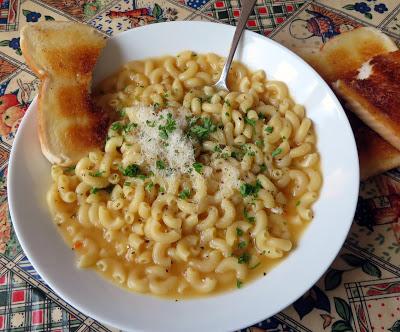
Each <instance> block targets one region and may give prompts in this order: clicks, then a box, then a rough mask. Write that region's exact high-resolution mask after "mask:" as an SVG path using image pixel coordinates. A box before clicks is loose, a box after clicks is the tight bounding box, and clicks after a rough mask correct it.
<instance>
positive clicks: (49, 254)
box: [8, 22, 359, 332]
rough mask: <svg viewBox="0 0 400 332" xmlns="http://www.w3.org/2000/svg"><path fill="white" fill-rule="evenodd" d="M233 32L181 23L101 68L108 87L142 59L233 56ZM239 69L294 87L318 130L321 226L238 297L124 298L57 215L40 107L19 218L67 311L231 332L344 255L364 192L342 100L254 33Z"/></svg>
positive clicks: (27, 244) (150, 29)
mask: <svg viewBox="0 0 400 332" xmlns="http://www.w3.org/2000/svg"><path fill="white" fill-rule="evenodd" d="M233 32H234V28H233V27H231V26H229V25H222V24H215V23H201V22H174V23H160V24H154V25H149V26H145V27H141V28H135V29H132V30H129V31H127V32H124V33H121V34H119V35H117V36H116V37H113V38H111V39H110V40H109V41H108V44H107V46H106V48H105V50H104V52H103V54H102V56H101V58H100V60H99V63H98V65H97V68H96V72H95V80H99V79H101V78H103V77H105V76H106V75H109V74H111V73H113V72H114V71H116V70H117V69H118V68H120V67H121V66H122V65H123V64H124V63H126V62H127V61H129V60H133V59H142V58H146V57H154V56H161V55H164V54H176V53H177V52H179V51H182V50H185V49H189V50H193V51H196V52H199V53H206V52H215V53H217V54H220V55H225V56H226V55H227V53H228V51H229V46H230V42H231V39H232V36H233ZM236 58H237V59H239V60H240V61H242V62H243V63H245V64H246V65H248V66H249V67H250V68H252V69H260V68H262V69H264V70H265V72H266V73H267V75H268V76H269V77H273V78H275V79H278V80H282V81H284V82H286V83H287V85H288V86H289V89H290V92H291V94H292V96H293V98H294V99H295V100H296V102H298V103H300V104H303V105H304V106H305V107H306V110H307V116H308V117H310V118H311V119H312V120H313V122H314V125H315V128H316V132H317V135H318V150H319V152H320V155H321V161H322V162H321V167H322V172H323V177H324V183H323V187H322V191H321V195H320V198H319V200H318V202H317V203H316V204H315V206H314V211H315V219H314V220H313V221H312V222H311V224H310V226H309V227H308V228H307V229H306V231H305V233H304V235H303V236H302V238H301V241H300V243H299V245H298V248H296V250H294V251H293V252H292V253H291V254H290V255H289V257H288V258H287V259H286V260H285V261H283V262H282V263H281V264H280V265H279V266H277V267H276V268H275V269H273V270H272V271H271V272H270V273H269V274H268V275H267V276H266V277H263V278H260V279H258V280H256V281H255V282H251V283H249V284H246V286H245V287H243V288H242V289H238V290H233V291H231V292H228V293H225V294H222V295H218V296H213V297H205V298H199V299H193V300H184V301H179V302H175V301H171V300H165V299H160V298H156V297H153V296H145V295H139V294H135V293H131V292H127V291H124V290H122V289H120V288H118V287H116V286H114V285H112V284H111V283H109V282H107V281H105V280H104V279H102V278H101V277H99V276H98V275H97V273H95V272H94V271H92V270H78V269H77V268H76V267H75V263H74V261H75V259H74V254H73V252H72V251H71V250H70V249H69V248H68V247H67V246H66V245H65V244H64V242H63V240H62V239H61V237H60V235H59V234H58V232H57V230H56V227H55V226H54V224H53V223H52V221H51V217H50V214H49V212H48V209H47V206H46V202H45V193H46V191H47V190H48V188H49V186H50V182H51V179H50V164H49V163H48V161H47V160H46V159H45V158H44V157H43V155H42V154H41V151H40V146H39V141H38V137H37V132H36V100H35V101H34V102H33V103H32V105H31V106H30V108H29V110H28V112H27V114H26V116H25V117H24V119H23V121H22V123H21V126H20V128H19V130H18V134H17V136H16V138H15V141H14V145H13V149H12V152H11V157H10V163H9V175H8V197H9V205H10V212H11V216H12V220H13V224H14V228H15V231H16V233H17V236H18V239H19V241H20V243H21V245H22V248H23V249H24V251H25V253H26V255H27V256H28V258H29V260H30V262H31V263H32V265H33V266H34V268H35V269H36V270H37V272H38V273H39V274H40V275H41V276H42V277H43V279H44V280H45V281H46V282H47V283H48V284H49V286H50V287H51V288H52V289H54V291H55V292H56V293H57V294H58V295H59V296H60V297H61V298H63V299H65V300H66V301H67V302H69V303H70V304H72V305H73V306H75V307H76V308H77V309H79V310H81V311H82V312H84V313H85V314H87V315H89V316H91V317H93V318H95V319H98V320H100V321H102V322H104V323H107V324H110V325H112V326H115V327H117V328H120V329H123V330H132V331H134V330H135V331H139V330H140V331H144V330H146V331H174V332H178V331H192V332H195V331H227V330H235V329H239V328H244V327H247V326H249V325H251V324H254V323H256V322H258V321H261V320H263V319H265V318H267V317H269V316H272V315H274V314H275V313H277V312H279V311H280V310H282V309H284V308H285V307H286V306H288V305H290V304H291V303H292V302H293V301H295V300H296V299H297V298H298V297H300V296H301V295H302V294H303V293H304V292H305V291H307V290H308V289H309V288H310V287H311V286H312V285H313V284H314V283H315V282H316V281H317V280H318V279H319V278H320V277H321V276H322V274H323V273H324V272H325V270H326V269H327V268H328V267H329V265H330V264H331V262H332V261H333V259H334V258H335V256H336V255H337V253H338V251H339V250H340V248H341V246H342V244H343V242H344V240H345V238H346V235H347V232H348V230H349V227H350V225H351V222H352V218H353V215H354V211H355V206H356V202H357V194H358V186H359V168H358V157H357V150H356V145H355V142H354V137H353V134H352V131H351V129H350V126H349V123H348V121H347V118H346V115H345V113H344V112H343V109H342V107H341V106H340V104H339V102H338V100H337V99H336V97H335V95H334V94H333V93H332V91H331V90H330V89H329V87H328V86H327V85H326V84H325V82H324V81H323V80H322V79H321V78H320V77H319V76H318V74H317V73H316V72H315V71H314V70H313V69H311V67H309V66H308V65H307V64H306V63H305V62H304V61H303V60H301V59H300V58H299V57H298V56H296V55H295V54H293V53H292V52H291V51H289V50H287V49H286V48H284V47H283V46H281V45H279V44H277V43H276V42H274V41H272V40H270V39H267V38H265V37H262V36H260V35H258V34H255V33H253V32H249V31H246V32H245V33H244V36H243V39H242V41H241V43H240V45H239V49H238V51H237V57H236Z"/></svg>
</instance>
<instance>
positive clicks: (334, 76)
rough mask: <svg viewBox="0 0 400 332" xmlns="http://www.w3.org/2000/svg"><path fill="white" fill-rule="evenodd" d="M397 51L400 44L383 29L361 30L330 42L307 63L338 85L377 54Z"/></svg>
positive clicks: (337, 37)
mask: <svg viewBox="0 0 400 332" xmlns="http://www.w3.org/2000/svg"><path fill="white" fill-rule="evenodd" d="M396 50H397V46H396V44H395V43H394V42H393V41H392V40H391V39H390V38H389V37H388V36H386V35H385V34H383V33H382V32H380V31H379V30H377V29H375V28H369V27H368V28H367V27H361V28H356V29H354V30H351V31H348V32H344V33H342V34H340V35H338V36H336V37H334V38H332V39H330V40H329V41H328V42H327V43H325V44H324V45H323V46H322V48H321V50H320V52H319V53H317V54H311V55H309V56H308V57H307V59H306V60H307V61H308V62H309V63H310V64H311V65H312V66H313V67H314V68H315V70H316V71H317V72H318V73H319V74H320V75H321V76H322V77H323V78H324V79H325V80H326V81H327V82H334V81H336V80H338V79H340V78H345V77H347V76H348V75H349V74H350V75H351V74H352V73H353V72H354V71H356V70H358V68H360V67H361V65H362V64H363V63H364V62H365V61H367V60H368V59H370V58H372V57H374V56H375V55H379V54H383V53H387V52H392V51H396Z"/></svg>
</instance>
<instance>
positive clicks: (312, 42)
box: [0, 0, 400, 332]
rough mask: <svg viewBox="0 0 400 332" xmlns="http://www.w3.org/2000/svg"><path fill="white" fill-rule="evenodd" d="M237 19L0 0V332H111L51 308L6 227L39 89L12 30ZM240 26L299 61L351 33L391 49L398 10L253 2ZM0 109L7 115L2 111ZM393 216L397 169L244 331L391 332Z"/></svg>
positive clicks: (185, 11) (140, 4) (98, 4)
mask: <svg viewBox="0 0 400 332" xmlns="http://www.w3.org/2000/svg"><path fill="white" fill-rule="evenodd" d="M139 8H147V9H149V11H148V13H149V15H148V16H146V17H141V18H136V17H133V16H132V12H130V11H131V10H132V9H139ZM111 13H118V14H117V15H111ZM239 14H240V1H229V0H178V1H172V0H157V1H148V0H137V1H135V0H122V1H119V0H25V1H24V0H0V331H1V330H5V331H115V329H113V328H112V327H108V326H105V325H103V324H101V323H100V322H97V321H94V320H93V319H91V318H90V317H87V316H86V315H84V314H82V313H80V312H79V311H78V310H76V309H75V308H73V307H72V306H70V305H69V304H68V303H66V302H64V301H62V300H59V299H58V297H57V296H56V294H55V293H54V292H53V291H52V290H51V289H50V288H49V287H48V286H47V285H46V284H45V283H44V282H43V280H42V279H41V277H40V276H39V275H38V274H37V273H36V272H35V270H34V269H33V267H32V266H31V264H30V263H29V261H28V260H27V258H26V256H25V254H24V252H23V251H22V250H21V247H20V245H19V243H18V240H17V238H16V236H15V233H14V231H13V228H12V223H11V220H10V215H9V212H8V205H7V188H6V182H7V181H6V178H7V166H8V158H9V155H10V149H11V146H12V142H13V139H14V137H15V132H16V130H17V128H18V125H19V123H20V121H21V118H22V117H23V114H24V112H25V110H26V108H27V107H28V106H29V103H30V102H31V101H32V99H33V97H34V96H35V95H36V93H37V89H38V83H39V82H38V79H37V78H36V77H35V75H34V74H33V73H32V71H31V70H30V69H29V68H28V67H27V66H26V65H25V63H24V59H23V57H22V56H21V50H20V48H19V30H20V29H21V27H22V26H24V25H25V24H27V22H39V21H45V20H63V21H65V20H72V21H81V22H85V23H87V24H90V25H92V26H94V27H96V28H97V29H98V30H99V31H101V32H103V33H104V34H105V35H108V36H112V35H115V34H117V33H119V32H120V31H124V30H127V29H131V28H135V27H137V26H141V25H144V24H148V23H150V22H151V23H152V24H154V23H156V22H164V21H175V20H198V21H212V22H221V23H224V24H232V25H234V24H236V22H237V19H238V16H239ZM247 26H248V29H249V30H252V31H255V32H257V33H260V34H262V35H265V36H268V37H270V38H272V39H274V40H276V41H277V42H279V43H281V44H283V45H285V46H286V47H288V48H290V49H292V50H293V51H295V52H296V53H298V54H299V55H302V53H303V51H304V50H306V49H308V50H310V49H318V48H319V47H320V46H321V45H323V43H324V42H326V41H327V40H329V39H330V38H332V37H334V36H335V35H337V34H340V33H342V32H344V31H347V30H349V29H352V28H353V27H358V26H376V27H378V28H379V29H381V30H382V31H383V32H385V33H386V34H388V35H389V36H390V37H392V38H393V39H394V40H395V41H396V43H397V44H400V1H399V0H366V1H360V2H356V1H341V0H321V1H304V0H290V1H278V0H258V1H257V4H256V7H255V10H254V12H253V13H252V15H251V16H250V19H249V21H248V23H247ZM2 102H8V103H9V104H11V105H14V106H12V107H10V108H8V109H7V110H5V109H4V107H2V106H1V104H2ZM399 217H400V169H398V170H392V171H390V172H388V173H385V174H382V175H380V176H377V177H375V178H373V179H371V180H369V181H367V182H363V183H361V190H360V198H359V204H358V208H357V213H356V217H355V220H354V222H353V226H352V228H351V231H350V233H349V236H348V238H347V240H346V242H345V244H344V246H343V249H342V250H341V252H340V254H339V256H338V257H337V259H336V260H335V262H334V263H333V265H332V266H331V268H330V269H329V270H328V271H327V273H326V274H325V275H324V276H323V277H322V278H321V279H320V280H319V281H318V282H317V284H315V285H314V286H313V287H312V288H311V289H310V290H309V291H308V292H307V293H306V294H304V295H303V296H302V297H301V298H300V299H299V300H297V301H296V302H295V303H294V304H293V305H291V306H289V307H288V308H286V309H285V310H284V311H282V312H281V313H279V314H277V315H275V316H274V317H271V318H269V319H266V320H265V321H263V322H260V323H259V324H257V325H255V326H253V327H249V328H248V329H247V330H248V331H253V332H256V331H257V332H259V331H337V332H343V331H375V332H377V331H391V332H396V331H400V268H399V266H400V219H399ZM271 300H273V299H265V301H271Z"/></svg>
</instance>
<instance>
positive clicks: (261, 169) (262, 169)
mask: <svg viewBox="0 0 400 332" xmlns="http://www.w3.org/2000/svg"><path fill="white" fill-rule="evenodd" d="M266 170H267V166H265V164H262V165H260V172H262V173H264V172H265V171H266Z"/></svg>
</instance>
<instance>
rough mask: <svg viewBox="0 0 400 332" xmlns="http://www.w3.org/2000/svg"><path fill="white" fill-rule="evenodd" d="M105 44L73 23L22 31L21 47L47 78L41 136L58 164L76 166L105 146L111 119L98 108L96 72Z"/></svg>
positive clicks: (40, 115)
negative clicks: (93, 92) (94, 86)
mask: <svg viewBox="0 0 400 332" xmlns="http://www.w3.org/2000/svg"><path fill="white" fill-rule="evenodd" d="M104 46H105V40H104V39H103V37H102V36H101V35H100V34H99V33H97V32H96V31H95V30H94V29H92V28H90V27H88V26H86V25H84V24H78V23H72V22H40V23H35V24H34V25H28V26H25V27H24V28H23V29H22V31H21V49H22V52H23V54H24V57H25V59H26V62H27V64H28V66H29V67H30V68H31V69H32V70H33V71H34V72H35V74H36V75H37V76H38V77H39V78H40V80H41V87H40V90H39V96H38V110H37V111H38V134H39V140H40V145H41V148H42V152H43V154H44V155H45V157H46V158H47V159H48V160H49V161H50V162H52V163H55V164H59V165H62V166H69V165H74V164H76V162H77V161H78V160H79V159H80V158H82V157H83V156H84V155H86V154H87V153H88V152H89V151H93V150H96V149H98V148H101V146H102V145H103V144H104V141H105V137H106V132H107V127H108V124H109V116H108V114H107V112H106V111H104V110H103V109H100V108H99V107H97V106H95V104H94V102H93V100H92V97H91V93H90V87H91V82H92V72H93V69H94V67H95V64H96V61H97V59H98V57H99V55H100V52H101V50H102V48H103V47H104Z"/></svg>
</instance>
